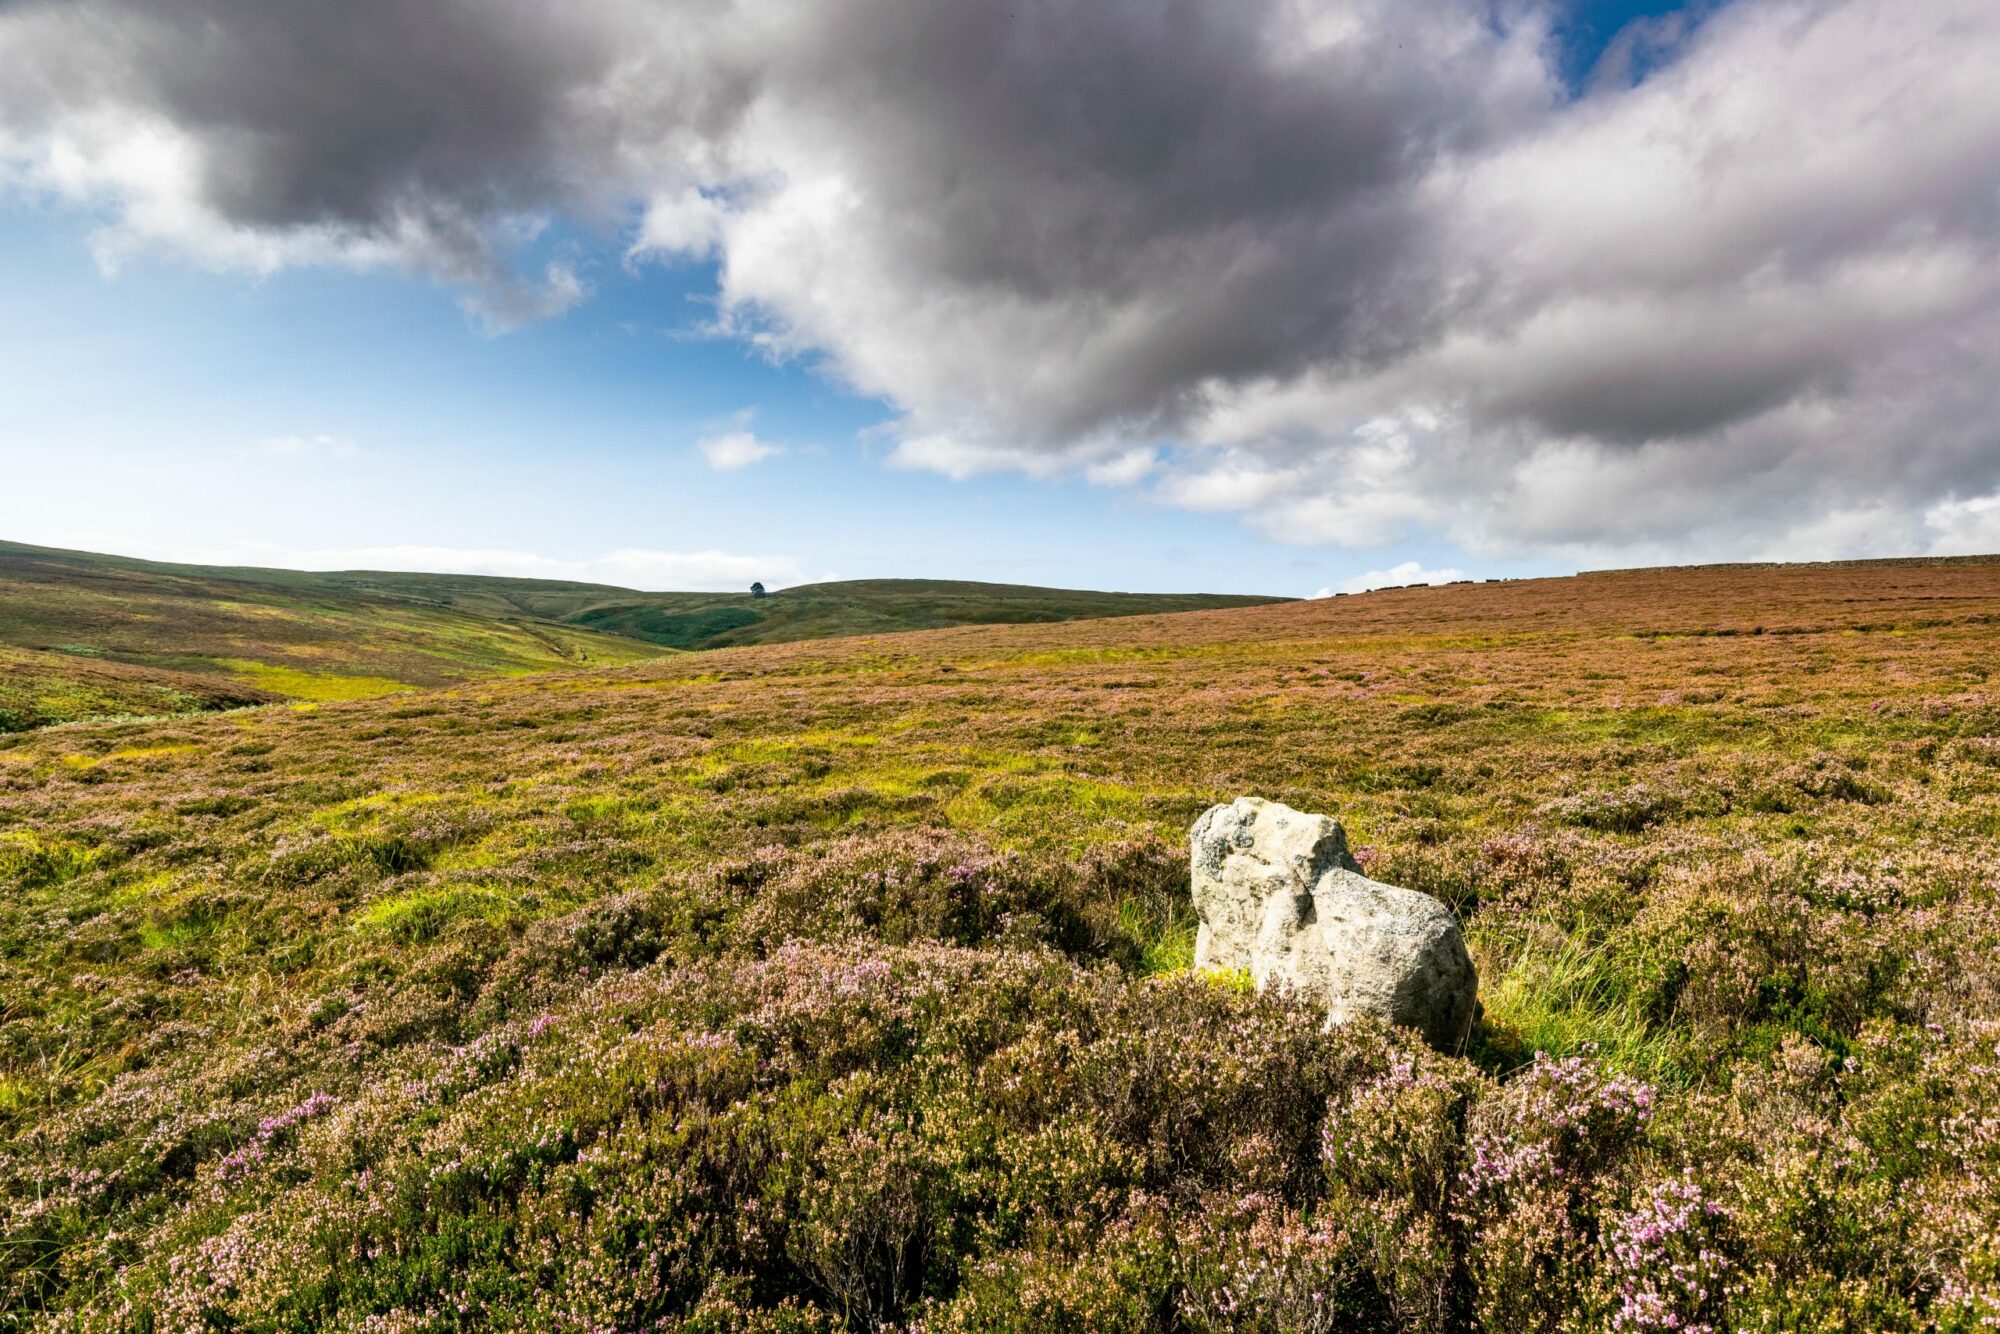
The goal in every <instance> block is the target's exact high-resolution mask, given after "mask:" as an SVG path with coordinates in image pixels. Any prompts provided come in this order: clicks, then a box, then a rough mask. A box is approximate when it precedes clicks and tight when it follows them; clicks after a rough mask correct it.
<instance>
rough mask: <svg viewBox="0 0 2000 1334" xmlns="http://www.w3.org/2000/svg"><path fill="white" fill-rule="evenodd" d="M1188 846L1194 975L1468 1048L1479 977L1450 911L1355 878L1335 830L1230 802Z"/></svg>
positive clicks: (1199, 827) (1256, 804)
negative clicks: (1246, 980)
mask: <svg viewBox="0 0 2000 1334" xmlns="http://www.w3.org/2000/svg"><path fill="white" fill-rule="evenodd" d="M1192 845H1193V872H1194V885H1193V888H1194V906H1195V911H1196V912H1197V913H1199V914H1200V915H1201V929H1200V932H1199V934H1198V935H1197V936H1196V937H1195V947H1194V962H1195V967H1197V968H1222V969H1229V970H1231V971H1245V972H1248V973H1249V974H1250V977H1251V979H1252V980H1253V981H1254V982H1255V983H1256V984H1257V986H1258V987H1259V988H1263V987H1269V986H1282V987H1287V988H1290V989H1292V990H1294V991H1296V992H1297V993H1298V994H1300V995H1301V996H1304V997H1306V998H1308V999H1310V1000H1311V1001H1312V1002H1313V1003H1315V1004H1318V1005H1324V1006H1325V1008H1326V1014H1327V1021H1328V1022H1329V1023H1332V1024H1340V1023H1345V1022H1347V1021H1348V1020H1350V1019H1356V1018H1360V1017H1362V1016H1364V1015H1374V1016H1377V1017H1379V1018H1382V1019H1386V1020H1388V1021H1389V1022H1391V1023H1395V1024H1401V1025H1403V1026H1404V1027H1407V1028H1414V1029H1416V1030H1417V1031H1418V1032H1419V1033H1421V1034H1423V1036H1424V1038H1425V1040H1426V1041H1428V1042H1429V1043H1430V1044H1431V1045H1432V1046H1433V1047H1436V1048H1438V1049H1439V1050H1441V1051H1448V1052H1457V1051H1462V1050H1464V1048H1465V1043H1466V1039H1467V1038H1468V1037H1469V1036H1470V1035H1471V1031H1472V1021H1473V1016H1474V1010H1475V1007H1476V1005H1477V1003H1478V990H1479V978H1478V974H1477V973H1476V972H1474V970H1473V967H1472V959H1471V957H1470V956H1469V955H1467V954H1466V952H1465V941H1464V939H1463V938H1462V937H1461V936H1460V935H1459V930H1458V922H1457V921H1456V919H1454V918H1453V917H1452V913H1451V909H1450V908H1448V907H1446V906H1445V905H1444V904H1443V903H1442V902H1440V901H1439V900H1437V899H1435V898H1433V897H1431V896H1430V895H1429V894H1423V893H1419V892H1418V891H1416V890H1413V889H1402V888H1399V887H1397V886H1395V885H1384V884H1379V883H1377V882H1376V881H1373V880H1370V879H1369V878H1368V877H1367V876H1365V875H1362V874H1361V871H1360V868H1359V867H1357V866H1356V865H1355V863H1354V858H1353V857H1352V856H1351V855H1349V853H1348V850H1347V833H1346V831H1345V830H1343V829H1342V828H1341V827H1340V822H1339V821H1337V820H1335V819H1333V818H1331V817H1330V816H1325V815H1309V814H1307V813H1305V812H1303V811H1295V810H1293V809H1292V808H1291V807H1289V806H1286V805H1283V804H1281V803H1279V802H1275V801H1266V800H1264V799H1263V798H1262V797H1238V798H1237V799H1236V800H1235V801H1233V802H1230V803H1229V804H1228V805H1227V806H1214V807H1211V808H1210V809H1209V810H1208V811H1207V812H1205V813H1204V814H1203V815H1202V817H1201V818H1200V819H1199V820H1197V821H1195V825H1194V832H1193V835H1192Z"/></svg>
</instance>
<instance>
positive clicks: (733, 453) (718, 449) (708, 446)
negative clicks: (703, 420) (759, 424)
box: [695, 431, 785, 472]
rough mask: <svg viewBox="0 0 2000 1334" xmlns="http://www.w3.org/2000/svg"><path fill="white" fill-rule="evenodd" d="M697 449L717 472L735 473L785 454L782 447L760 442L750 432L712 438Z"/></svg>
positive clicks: (737, 432)
mask: <svg viewBox="0 0 2000 1334" xmlns="http://www.w3.org/2000/svg"><path fill="white" fill-rule="evenodd" d="M695 448H697V449H699V450H700V451H701V454H702V457H703V458H705V459H707V460H708V466H709V467H711V468H713V469H715V470H716V471H717V472H735V471H736V470H737V469H739V468H747V467H749V466H750V465H751V464H753V463H762V462H763V461H764V460H765V459H768V458H771V457H773V456H774V455H778V454H782V453H784V452H785V451H784V448H783V447H782V446H780V445H773V444H769V443H767V442H765V441H762V440H759V439H758V438H757V437H756V436H754V435H752V434H751V433H750V432H748V431H731V432H729V433H728V434H727V435H715V436H710V437H709V438H708V439H706V440H703V441H701V442H700V443H699V444H697V445H696V446H695Z"/></svg>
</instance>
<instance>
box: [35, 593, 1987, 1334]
mask: <svg viewBox="0 0 2000 1334" xmlns="http://www.w3.org/2000/svg"><path fill="white" fill-rule="evenodd" d="M1997 650H2000V563H1995V562H1991V561H1987V562H1979V561H1941V562H1907V563H1895V562H1884V563H1866V564H1855V565H1843V566H1811V567H1751V566H1741V567H1718V568H1710V569H1700V570H1652V571H1628V572H1623V573H1617V574H1602V575H1591V576H1586V577H1580V578H1575V579H1560V580H1535V581H1521V582H1510V583H1499V584H1480V585H1467V586H1457V587H1447V588H1431V589H1405V590H1397V591H1385V592H1379V593H1373V594H1368V595H1363V596H1357V597H1350V598H1342V599H1332V600H1325V601H1316V602H1308V603H1301V604H1286V605H1273V606H1262V607H1252V608H1242V609H1229V610H1219V611H1210V612H1199V613H1192V614H1186V615H1174V616H1141V617H1130V618H1124V619H1117V620H1100V621H1077V622H1069V623H1064V624H1054V625H1016V626H1002V627H990V626H989V627H977V628H974V627H959V628H951V629H943V630H936V631H929V632H922V633H913V634H904V635H893V636H880V637H872V638H865V639H856V638H847V639H829V640H815V641H800V642H792V643H785V644H776V645H761V646H751V647H745V648H735V649H726V650H722V651H718V652H715V653H711V654H703V655H700V656H687V655H676V656H669V657H663V658H660V659H657V660H654V661H648V662H641V663H635V664H630V665H626V666H619V667H606V668H597V667H591V668H586V669H583V670H578V671H572V672H565V673H561V674H545V675H540V676H535V677H525V678H507V677H494V678H488V679H484V680H478V681H472V682H467V683H462V684H459V685H455V686H452V687H451V688H449V689H444V690H432V691H420V692H415V693H411V694H406V695H402V696H398V697H394V698H381V699H357V700H350V701H342V702H331V703H328V704H326V705H324V706H322V707H320V708H318V709H315V710H312V711H297V710H290V709H259V710H246V711H240V712H234V713H228V714H220V715H213V716H202V717H190V718H180V719H171V720H157V721H137V722H105V723H94V724H89V725H85V726H78V727H67V728H58V729H47V730H43V731H39V732H34V733H25V734H17V735H13V736H7V737H0V885H4V887H5V890H4V892H0V998H4V999H3V1000H0V1328H20V1329H34V1328H48V1329H79V1330H95V1329H107V1330H108V1329H128V1328H142V1329H143V1328H154V1329H168V1328H237V1329H346V1330H364V1329H381V1330H389V1329H397V1330H418V1329H482V1330H484V1329H494V1330H503V1329H504V1330H524V1331H525V1330H533V1329H548V1328H604V1329H648V1330H660V1331H672V1332H674V1334H696V1332H697V1331H720V1330H732V1331H753V1330H754V1331H766V1332H771V1334H775V1332H776V1331H815V1332H817V1334H832V1332H833V1331H841V1330H852V1331H861V1330H870V1329H885V1328H894V1329H905V1330H910V1329H917V1328H922V1329H924V1330H927V1331H933V1332H936V1331H975V1330H979V1331H998V1330H1009V1329H1051V1330H1110V1331H1135V1332H1136V1331H1168V1330H1172V1331H1182V1332H1187V1331H1202V1332H1212V1334H1221V1332H1222V1331H1240V1330H1252V1331H1269V1332H1272V1334H1275V1332H1276V1331H1289V1330H1304V1329H1357V1330H1386V1329H1412V1330H1427V1331H1439V1332H1440V1334H1441V1332H1443V1331H1460V1330H1472V1329H1490V1330H1501V1329H1505V1330H1514V1329H1571V1330H1593V1329H1607V1328H1612V1329H1634V1330H1637V1329H1668V1328H1677V1329H1698V1328H1711V1329H1766V1328H1787V1329H1826V1330H1835V1329H1853V1330H1860V1329H1868V1330H1886V1329H1897V1330H1912V1331H1914V1330H1918V1329H1961V1328H1963V1329H1971V1328H1976V1327H1978V1326H1979V1322H1980V1321H1981V1320H1983V1319H1985V1317H1986V1316H1987V1315H1989V1314H1992V1313H1994V1312H1996V1311H2000V1277H1996V1270H1995V1267H1994V1255H1995V1252H1994V1250H1993V1238H1994V1237H1996V1236H2000V1189H1996V1187H1995V1185H1994V1183H1995V1182H1996V1181H2000V1134H1996V1132H1995V1127H1996V1126H2000V1080H1996V1079H1995V1077H1994V1055H1993V1053H1994V1050H1995V1043H1996V1042H2000V841H1996V840H2000V693H1996V687H1995V684H1994V672H1995V670H1996V668H1995V662H1996V658H2000V652H1997ZM1244 793H1256V794H1260V795H1264V796H1268V797H1272V798H1276V799H1279V800H1283V801H1285V802H1287V803H1289V804H1291V805H1293V806H1295V807H1298V808H1300V809H1302V810H1310V811H1324V812H1331V813H1335V814H1337V815H1338V816H1339V817H1340V818H1341V820H1342V821H1343V822H1344V824H1345V826H1346V829H1347V831H1348V835H1349V837H1350V839H1351V841H1352V845H1353V847H1354V849H1355V855H1356V857H1357V859H1358V860H1359V861H1360V863H1361V864H1362V865H1363V867H1364V868H1365V869H1366V870H1367V872H1368V873H1369V874H1370V875H1372V876H1374V877H1376V878H1378V879H1381V880H1385V881H1388V882H1390V883H1394V884H1401V885H1406V886H1409V887H1412V888H1416V889H1421V890H1425V891H1428V892H1430V893H1432V894H1435V895H1437V896H1438V897H1440V898H1441V899H1443V900H1444V901H1446V902H1447V903H1448V904H1450V905H1451V906H1452V907H1453V908H1454V910H1455V911H1456V913H1457V914H1458V916H1459V919H1460V921H1461V922H1462V924H1463V927H1464V931H1465V935H1466V940H1467V943H1468V945H1469V947H1470V949H1471V951H1472V954H1473V957H1474V961H1475V962H1476V964H1477V966H1478V969H1479V977H1480V993H1481V997H1482V1000H1483V1004H1484V1019H1483V1021H1482V1022H1481V1024H1480V1025H1479V1027H1478V1028H1477V1029H1476V1030H1475V1033H1474V1036H1473V1039H1472V1042H1471V1044H1470V1045H1469V1046H1468V1048H1467V1049H1466V1050H1464V1051H1463V1052H1460V1053H1450V1054H1440V1053H1436V1052H1433V1051H1431V1050H1430V1049H1428V1048H1427V1047H1425V1046H1423V1045H1422V1043H1420V1042H1417V1041H1415V1040H1413V1039H1411V1038H1410V1037H1409V1036H1408V1035H1406V1034H1402V1033H1399V1032H1396V1031H1393V1030H1389V1029H1384V1028H1380V1027H1375V1026H1370V1025H1359V1026H1350V1027H1346V1028H1338V1029H1331V1030H1329V1029H1327V1028H1326V1027H1325V1026H1324V1025H1323V1023H1322V1018H1323V1016H1322V1015H1321V1014H1320V1013H1316V1012H1313V1011H1311V1010H1309V1009H1308V1008H1306V1007H1303V1006H1300V1005H1298V1004H1295V1003H1294V1002H1292V1001H1291V1000H1290V999H1288V998H1287V997H1285V996H1281V995H1272V994H1265V995H1259V994H1255V993H1254V992H1253V991H1252V990H1250V989H1249V988H1247V987H1246V986H1245V985H1244V983H1243V979H1242V978H1240V977H1237V976H1231V975H1221V976H1209V975H1199V974H1196V973H1194V972H1193V971H1192V970H1191V969H1190V967H1189V963H1190V955H1191V948H1192V942H1193V935H1194V922H1193V919H1192V916H1191V910H1190V905H1189V902H1188V887H1187V860H1186V859H1187V843H1186V837H1187V830H1188V827H1189V824H1190V822H1191V821H1193V820H1194V819H1195V817H1196V816H1197V815H1198V814H1199V813H1200V812H1201V811H1202V810H1203V809H1204V808H1206V807H1207V806H1209V805H1210V804H1211V803H1214V802H1218V801H1226V800H1229V799H1230V798H1233V797H1235V796H1237V795H1240V794H1244ZM1633 1311H1637V1312H1640V1313H1641V1314H1642V1315H1643V1316H1644V1319H1643V1320H1640V1319H1637V1318H1631V1319H1626V1318H1623V1317H1622V1316H1621V1313H1629V1312H1633Z"/></svg>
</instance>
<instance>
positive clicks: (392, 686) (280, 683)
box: [216, 658, 415, 703]
mask: <svg viewBox="0 0 2000 1334" xmlns="http://www.w3.org/2000/svg"><path fill="white" fill-rule="evenodd" d="M216 661H217V662H218V663H219V664H220V665H221V666H224V667H227V668H228V669H229V670H230V671H232V672H234V673H235V674H236V675H238V676H240V677H242V678H244V679H245V680H247V681H249V682H250V684H252V685H254V686H256V687H257V688H258V689H259V690H268V691H270V692H271V693H272V694H275V695H289V696H291V697H292V698H294V699H299V700H311V701H314V702H319V703H326V702H331V701H335V700H344V699H372V698H374V697H375V696H377V695H393V694H397V693H399V692H401V691H405V690H412V689H415V687H414V686H412V685H411V684H410V683H409V682H407V681H398V680H394V679H392V678H390V677H386V676H337V675H333V674H331V673H318V672H302V671H300V670H298V669H297V668H296V667H280V666H277V665H276V664H274V663H266V662H253V661H251V660H249V659H248V658H218V659H216Z"/></svg>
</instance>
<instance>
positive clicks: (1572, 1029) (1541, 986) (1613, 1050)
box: [1473, 937, 1698, 1084]
mask: <svg viewBox="0 0 2000 1334" xmlns="http://www.w3.org/2000/svg"><path fill="white" fill-rule="evenodd" d="M1479 943H1480V942H1479V941H1478V940H1477V938H1476V937H1475V940H1474V942H1473V944H1474V948H1475V950H1476V951H1477V952H1478V953H1480V954H1481V956H1482V957H1481V962H1482V964H1483V965H1484V967H1483V968H1482V972H1481V976H1480V985H1479V997H1480V1003H1481V1004H1482V1005H1483V1006H1484V1007H1485V1017H1484V1021H1483V1025H1482V1028H1483V1032H1482V1033H1480V1034H1477V1035H1475V1039H1474V1044H1475V1048H1476V1051H1475V1054H1476V1055H1478V1056H1480V1057H1481V1058H1482V1059H1483V1060H1484V1061H1485V1062H1487V1063H1489V1064H1492V1065H1496V1066H1498V1067H1500V1068H1502V1069H1507V1068H1512V1067H1514V1066H1517V1065H1522V1064H1525V1063H1526V1062H1527V1061H1528V1060H1530V1059H1531V1058H1532V1057H1533V1056H1534V1055H1535V1053H1537V1052H1542V1053H1545V1054H1547V1055H1549V1056H1553V1057H1566V1056H1590V1057H1593V1058H1595V1059H1597V1060H1600V1061H1603V1062H1604V1063H1606V1064H1607V1065H1609V1066H1611V1067H1612V1068H1613V1069H1616V1070H1619V1071H1621V1072H1623V1073H1625V1074H1630V1075H1634V1076H1637V1077H1639V1078H1642V1079H1647V1080H1650V1081H1653V1082H1656V1083H1666V1084H1679V1083H1685V1082H1688V1081H1690V1080H1691V1079H1693V1078H1696V1077H1697V1076H1698V1072H1696V1071H1693V1070H1690V1069H1688V1067H1687V1066H1686V1064H1685V1062H1686V1059H1687V1054H1688V1044H1687V1041H1686V1036H1685V1035H1684V1034H1682V1033H1679V1032H1677V1031H1675V1030H1674V1029H1673V1028H1672V1027H1671V1026H1670V1025H1668V1024H1664V1023H1661V1022H1657V1021H1656V1019H1655V1017H1654V1016H1652V1015H1650V1014H1649V1013H1648V1008H1649V1007H1648V1004H1647V1002H1646V1000H1645V999H1644V998H1643V997H1641V996H1640V995H1638V994H1637V993H1636V992H1635V990H1634V983H1633V980H1632V977H1631V974H1630V970H1629V961H1627V962H1626V963H1625V964H1623V965H1621V963H1620V961H1618V960H1615V959H1613V958H1612V957H1611V954H1610V952H1609V951H1608V950H1607V949H1605V947H1603V946H1601V945H1590V944H1587V943H1584V942H1583V941H1581V940H1571V941H1568V942H1566V943H1565V944H1563V945H1561V946H1560V947H1558V948H1555V949H1553V950H1550V949H1542V948H1533V947H1531V948H1528V949H1524V950H1521V951H1519V952H1518V953H1515V954H1513V955H1512V957H1507V956H1505V955H1504V954H1498V952H1488V951H1480V950H1478V946H1479ZM1503 960H1504V962H1503ZM1496 964H1497V965H1498V966H1497V967H1496V966H1495V965H1496Z"/></svg>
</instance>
